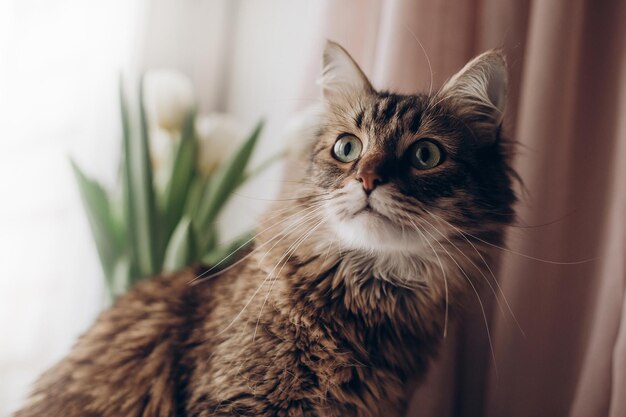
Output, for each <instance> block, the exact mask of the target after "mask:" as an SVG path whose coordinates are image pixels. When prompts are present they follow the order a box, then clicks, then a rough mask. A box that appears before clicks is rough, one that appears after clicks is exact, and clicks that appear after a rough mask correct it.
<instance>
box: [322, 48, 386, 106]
mask: <svg viewBox="0 0 626 417" xmlns="http://www.w3.org/2000/svg"><path fill="white" fill-rule="evenodd" d="M318 83H319V84H320V85H321V86H322V89H323V93H324V99H325V100H326V101H328V102H337V101H342V100H350V99H351V98H353V97H355V96H359V95H362V94H368V93H372V92H373V91H374V88H373V87H372V84H370V82H369V80H368V79H367V77H366V76H365V74H364V73H363V71H362V70H361V68H359V66H358V65H357V63H356V62H355V61H354V59H352V57H351V56H350V54H349V53H348V52H347V51H346V50H345V49H343V47H341V45H339V44H338V43H336V42H333V41H328V42H326V47H325V48H324V59H323V68H322V77H321V78H320V80H319V81H318Z"/></svg>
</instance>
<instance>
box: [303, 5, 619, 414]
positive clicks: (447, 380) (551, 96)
mask: <svg viewBox="0 0 626 417" xmlns="http://www.w3.org/2000/svg"><path fill="white" fill-rule="evenodd" d="M625 22H626V2H624V1H617V0H616V1H592V0H550V1H519V0H475V1H457V0H416V1H401V0H386V1H360V0H359V1H357V0H351V1H342V2H329V3H328V5H327V10H326V13H325V19H324V21H323V23H322V25H321V27H320V33H321V35H322V36H320V42H319V43H320V45H319V47H320V49H321V47H322V46H321V45H322V41H323V38H324V37H327V38H331V39H334V40H337V41H339V42H340V43H342V44H343V45H345V46H346V47H347V49H348V50H350V51H352V52H353V54H354V56H355V58H356V59H357V60H358V61H359V62H361V63H362V64H363V67H364V69H365V71H366V73H368V74H369V75H370V76H371V78H372V81H373V83H374V85H375V86H376V87H378V88H381V89H392V90H396V91H400V92H406V93H410V92H415V91H424V90H426V91H427V90H428V89H429V88H430V85H431V83H432V86H433V87H432V88H438V87H440V86H441V84H442V82H443V81H444V80H445V79H446V78H447V77H449V76H450V75H452V74H453V73H454V72H455V71H457V70H458V69H460V68H461V67H462V65H463V64H464V63H465V62H466V61H467V60H468V59H469V58H471V57H472V56H474V55H476V54H478V53H480V52H482V51H484V50H485V49H489V48H494V47H501V48H503V49H504V51H505V53H506V55H507V57H508V65H509V69H510V84H511V85H510V90H509V102H508V109H507V119H506V122H505V126H506V130H507V131H508V132H509V135H511V136H512V137H513V138H515V139H516V140H518V141H519V142H520V147H519V155H518V156H517V158H516V161H515V165H516V168H517V170H518V171H519V173H520V175H521V177H522V178H523V180H524V183H525V185H526V188H527V191H526V192H520V195H521V202H520V204H519V209H518V211H519V218H520V220H519V222H518V223H519V224H518V225H517V226H516V227H514V228H512V230H511V232H510V234H509V238H508V247H509V248H510V250H509V251H505V250H503V251H502V258H501V262H500V265H499V267H498V270H499V274H498V275H499V279H500V284H501V286H502V289H503V293H504V297H502V296H500V303H496V302H492V303H490V304H489V306H488V311H487V313H488V320H489V322H490V325H489V329H490V331H491V343H492V345H493V352H492V349H491V348H490V343H489V338H488V337H487V334H486V330H485V324H484V321H483V316H482V313H481V312H480V310H479V309H475V310H476V311H474V312H470V313H468V315H467V317H465V320H464V321H463V323H460V325H459V326H458V329H457V331H456V332H455V333H454V335H452V336H449V337H448V338H447V339H446V340H445V342H444V347H443V351H442V352H441V356H440V357H439V359H438V361H437V362H436V364H435V366H434V367H433V369H432V371H431V373H430V374H429V377H428V380H427V381H426V383H425V384H423V385H422V386H421V387H420V388H419V389H418V390H417V392H416V394H415V397H414V400H413V402H412V406H411V410H410V412H409V415H410V416H437V417H441V416H453V415H454V416H482V415H484V416H494V417H500V416H581V417H582V416H598V417H600V416H602V417H605V416H624V415H626V303H625V298H624V295H625V294H624V290H625V280H626V264H625V261H624V256H625V255H626V250H625V249H626V247H625V246H626V244H625V242H626V197H625V196H626V23H625ZM420 42H421V45H422V46H423V49H422V46H420ZM312 55H313V56H317V55H315V54H312ZM427 56H428V58H429V59H430V63H429V61H428V59H427ZM429 64H430V65H429ZM429 66H430V68H429ZM311 68H315V71H317V69H318V65H317V61H315V65H313V64H312V65H311ZM431 69H432V73H431ZM312 71H313V69H312ZM313 88H314V87H308V86H307V90H306V91H305V92H304V95H305V96H306V97H310V96H312V95H314V94H315V92H314V90H313ZM579 261H582V262H579ZM485 296H488V294H485ZM504 298H506V300H507V301H508V303H509V304H510V309H511V311H512V312H513V313H514V315H515V318H516V319H514V318H513V316H512V314H511V313H510V312H509V309H508V307H507V305H506V304H505V303H504ZM516 320H517V322H518V323H519V326H518V325H517V324H516Z"/></svg>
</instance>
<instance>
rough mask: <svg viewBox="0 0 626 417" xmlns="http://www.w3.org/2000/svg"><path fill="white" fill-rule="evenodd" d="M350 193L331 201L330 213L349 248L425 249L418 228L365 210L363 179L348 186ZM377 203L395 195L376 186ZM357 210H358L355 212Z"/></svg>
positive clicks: (402, 251)
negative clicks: (402, 226)
mask: <svg viewBox="0 0 626 417" xmlns="http://www.w3.org/2000/svg"><path fill="white" fill-rule="evenodd" d="M344 191H346V192H347V195H345V196H343V197H339V198H337V199H336V200H335V201H331V202H330V204H328V206H327V207H326V208H327V210H326V211H327V215H328V217H329V222H330V223H331V224H332V226H333V227H331V229H332V230H334V231H335V233H336V235H337V238H338V239H339V240H340V241H341V242H342V243H343V244H344V245H345V247H346V248H347V249H358V250H364V251H368V252H385V253H390V252H395V253H398V252H400V253H406V254H415V253H419V252H420V251H422V250H423V247H424V246H423V245H424V244H425V242H423V239H421V238H420V235H419V234H418V232H416V231H413V230H409V229H407V228H404V229H402V228H401V227H400V226H398V225H396V224H394V223H392V222H391V221H390V220H389V219H387V218H385V217H383V216H381V215H379V214H377V213H376V212H375V211H361V212H359V210H361V209H362V208H363V207H364V206H365V205H366V196H365V193H364V192H363V189H362V188H361V185H360V183H358V182H356V181H354V182H353V183H350V184H348V185H346V186H345V187H344ZM370 198H371V199H375V200H376V201H372V202H371V204H372V205H374V206H380V205H381V204H382V205H384V201H385V199H386V198H391V196H389V193H386V192H385V191H384V190H383V189H380V190H374V193H373V194H372V196H371V197H370ZM354 213H356V214H354Z"/></svg>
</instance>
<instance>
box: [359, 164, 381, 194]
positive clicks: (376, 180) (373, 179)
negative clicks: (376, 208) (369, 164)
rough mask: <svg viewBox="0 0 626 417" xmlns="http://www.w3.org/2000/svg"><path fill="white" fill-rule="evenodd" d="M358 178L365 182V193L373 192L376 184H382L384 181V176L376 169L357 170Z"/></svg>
mask: <svg viewBox="0 0 626 417" xmlns="http://www.w3.org/2000/svg"><path fill="white" fill-rule="evenodd" d="M356 179H357V180H358V181H359V182H360V183H362V184H363V189H364V190H365V193H367V194H369V193H371V192H372V191H373V190H374V188H376V186H378V185H380V184H381V183H382V182H383V179H382V177H381V176H380V174H378V173H377V172H375V171H370V170H367V171H361V170H359V172H357V176H356Z"/></svg>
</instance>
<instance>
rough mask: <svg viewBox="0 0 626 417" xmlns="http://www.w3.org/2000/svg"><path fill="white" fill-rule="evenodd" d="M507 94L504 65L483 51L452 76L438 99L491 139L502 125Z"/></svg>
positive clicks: (496, 55) (493, 52) (495, 54)
mask: <svg viewBox="0 0 626 417" xmlns="http://www.w3.org/2000/svg"><path fill="white" fill-rule="evenodd" d="M506 93H507V70H506V61H505V59H504V56H503V55H502V53H501V52H500V51H498V50H491V51H487V52H485V53H483V54H481V55H479V56H477V57H476V58H474V59H472V60H471V61H470V62H468V63H467V65H465V67H463V69H461V71H459V72H458V73H456V74H455V75H454V76H453V77H452V78H450V80H448V82H447V83H446V84H445V85H444V86H443V88H442V89H441V91H440V92H439V94H438V96H439V97H440V98H443V99H444V100H447V101H449V102H451V103H453V105H454V106H455V107H456V108H457V109H458V111H459V112H460V113H461V114H462V115H463V116H464V117H466V118H467V119H468V120H469V121H470V122H471V123H472V124H473V126H474V127H475V128H476V129H478V130H479V131H482V132H479V133H481V134H482V133H484V134H489V135H491V136H492V137H494V138H495V132H496V131H497V129H498V128H499V127H500V125H501V124H502V119H503V116H504V108H505V105H506Z"/></svg>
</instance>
